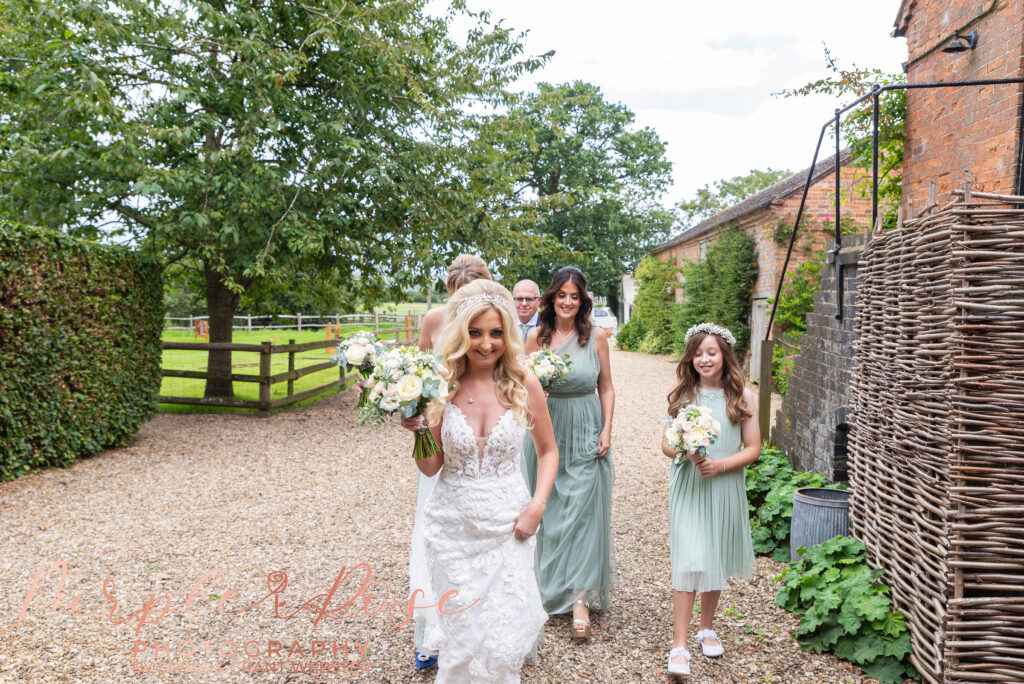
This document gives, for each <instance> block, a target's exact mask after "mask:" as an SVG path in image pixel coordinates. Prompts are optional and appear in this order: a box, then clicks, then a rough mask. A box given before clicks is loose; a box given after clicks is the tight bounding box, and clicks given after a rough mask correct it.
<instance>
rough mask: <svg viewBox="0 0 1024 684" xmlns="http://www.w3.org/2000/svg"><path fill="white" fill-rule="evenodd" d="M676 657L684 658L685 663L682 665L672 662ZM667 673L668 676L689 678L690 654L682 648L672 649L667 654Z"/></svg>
mask: <svg viewBox="0 0 1024 684" xmlns="http://www.w3.org/2000/svg"><path fill="white" fill-rule="evenodd" d="M677 655H684V656H686V662H685V663H682V664H680V663H674V662H672V659H673V658H675V657H676V656H677ZM668 673H669V674H674V675H686V676H689V674H690V652H689V651H687V650H686V648H685V647H684V646H679V647H677V648H673V649H672V650H671V651H669V652H668Z"/></svg>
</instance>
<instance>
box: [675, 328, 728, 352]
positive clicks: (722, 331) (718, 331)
mask: <svg viewBox="0 0 1024 684" xmlns="http://www.w3.org/2000/svg"><path fill="white" fill-rule="evenodd" d="M697 333H708V334H711V335H718V336H719V337H721V338H722V339H723V340H725V341H726V342H728V343H729V346H730V347H735V346H736V338H735V337H733V334H732V333H731V332H729V329H728V328H723V327H722V326H720V325H715V324H714V323H698V324H697V325H695V326H693V327H692V328H690V329H689V330H687V331H686V339H684V340H683V346H684V347H685V346H686V345H688V344H689V343H690V338H691V337H693V336H694V335H695V334H697Z"/></svg>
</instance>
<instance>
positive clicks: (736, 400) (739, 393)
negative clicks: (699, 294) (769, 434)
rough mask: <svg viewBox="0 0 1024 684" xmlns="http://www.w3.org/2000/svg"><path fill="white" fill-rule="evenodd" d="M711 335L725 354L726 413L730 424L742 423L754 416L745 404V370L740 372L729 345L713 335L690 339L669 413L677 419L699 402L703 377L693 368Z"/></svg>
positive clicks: (723, 382)
mask: <svg viewBox="0 0 1024 684" xmlns="http://www.w3.org/2000/svg"><path fill="white" fill-rule="evenodd" d="M708 335H711V336H712V337H714V338H715V342H717V343H718V348H719V349H720V350H721V352H722V389H723V390H725V412H726V413H727V414H728V415H729V422H731V423H735V424H739V423H742V422H743V421H745V420H746V419H747V418H750V416H752V415H753V413H752V412H751V411H750V408H749V407H747V406H746V402H745V401H743V389H744V388H745V387H746V383H745V382H744V381H743V371H742V370H740V364H739V361H737V360H736V354H734V353H733V351H732V347H730V346H729V343H728V342H726V341H725V340H723V339H722V338H721V337H719V336H718V335H715V334H714V333H703V332H699V333H694V334H693V336H691V337H690V342H689V344H687V345H686V351H684V352H683V358H682V359H681V360H680V361H679V365H678V366H676V380H677V381H678V384H677V385H676V386H675V389H673V390H672V391H671V392H669V393H668V414H669V415H670V416H672V417H673V418H675V417H676V416H678V415H679V412H680V411H681V410H682V409H683V407H684V406H686V405H687V404H690V403H692V402H694V401H695V400H696V395H697V390H698V389H699V388H700V375H699V374H698V373H697V369H696V368H694V367H693V357H694V356H696V355H697V349H699V348H700V345H701V343H702V342H703V341H704V338H705V337H707V336H708Z"/></svg>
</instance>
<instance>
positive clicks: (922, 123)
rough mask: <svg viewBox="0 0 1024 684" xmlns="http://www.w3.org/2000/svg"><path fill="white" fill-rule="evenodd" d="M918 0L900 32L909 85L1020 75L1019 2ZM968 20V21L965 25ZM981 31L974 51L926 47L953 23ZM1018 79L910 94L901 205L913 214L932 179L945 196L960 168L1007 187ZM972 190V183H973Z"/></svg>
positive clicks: (990, 187)
mask: <svg viewBox="0 0 1024 684" xmlns="http://www.w3.org/2000/svg"><path fill="white" fill-rule="evenodd" d="M991 5H992V0H917V2H915V3H914V4H913V6H912V8H911V14H910V17H909V20H908V21H907V23H906V31H905V35H906V38H907V51H908V56H909V61H908V68H907V78H908V81H909V82H910V83H922V82H926V81H958V80H973V79H989V78H1012V77H1021V76H1024V0H1000V1H999V2H998V3H997V4H996V8H995V9H994V10H993V11H991V12H989V13H988V14H987V15H985V16H983V17H980V18H978V16H979V15H980V14H981V13H983V12H984V11H986V10H987V9H988V8H989V7H990V6H991ZM965 25H966V26H965ZM961 28H963V30H962V31H961V33H963V34H966V33H968V32H969V31H971V30H972V29H974V30H977V31H978V32H979V34H980V35H979V39H978V45H977V47H976V48H975V49H974V50H970V51H967V52H959V53H945V52H941V50H940V49H936V50H933V51H931V52H929V50H931V48H932V47H933V46H935V45H937V44H940V43H945V42H946V39H947V38H948V37H949V36H950V35H951V34H952V32H953V30H954V29H961ZM1021 96H1022V88H1021V86H1020V85H1017V84H1014V85H1000V86H987V87H982V88H978V87H975V88H936V89H919V90H910V91H908V93H907V143H906V148H905V153H904V167H903V199H904V205H903V208H904V211H905V212H907V211H909V212H910V215H914V216H916V215H917V213H918V212H919V211H921V210H922V209H923V208H924V207H925V206H926V205H927V204H928V186H929V181H931V180H934V181H935V182H936V191H937V192H936V199H937V200H938V201H944V200H945V199H946V198H947V197H948V193H949V191H950V190H951V189H953V188H954V187H961V186H962V185H963V180H964V170H965V169H970V170H971V171H972V172H973V174H974V178H975V180H976V182H977V184H978V186H980V188H978V189H983V190H985V191H988V192H1001V193H1011V192H1013V191H1014V189H1015V184H1016V182H1017V167H1016V165H1017V160H1018V153H1019V149H1020V139H1019V135H1020V125H1021V122H1020V114H1021ZM976 188H977V186H976Z"/></svg>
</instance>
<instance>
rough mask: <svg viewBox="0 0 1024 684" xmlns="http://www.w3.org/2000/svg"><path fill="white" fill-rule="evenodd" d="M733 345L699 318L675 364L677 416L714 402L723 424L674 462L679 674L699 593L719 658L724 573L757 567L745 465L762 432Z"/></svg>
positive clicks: (708, 649) (667, 449)
mask: <svg viewBox="0 0 1024 684" xmlns="http://www.w3.org/2000/svg"><path fill="white" fill-rule="evenodd" d="M735 344H736V338H735V337H733V335H732V333H731V332H729V330H727V329H726V328H723V327H721V326H717V325H713V324H711V323H701V324H700V325H695V326H693V327H692V328H690V329H689V330H688V331H687V332H686V341H685V347H686V349H685V351H684V353H683V358H682V360H681V361H680V362H679V365H678V366H677V367H676V378H677V380H678V384H677V385H676V387H675V389H673V390H672V391H671V392H670V393H669V395H668V412H669V415H670V416H672V418H675V417H676V416H678V415H679V414H680V413H681V412H683V410H684V409H685V408H686V407H687V406H690V405H699V406H702V407H710V408H711V416H712V417H713V420H714V422H715V423H717V424H720V428H721V431H720V432H719V434H718V436H717V439H715V440H714V441H713V442H711V443H710V444H709V445H707V446H706V447H705V448H700V449H696V450H693V451H686V446H685V444H686V443H687V441H685V440H684V441H683V445H684V446H682V447H680V448H681V449H682V450H683V451H684V453H683V455H684V458H680V459H676V463H674V464H673V466H672V485H671V488H670V490H669V546H670V549H671V555H672V589H673V592H672V612H673V619H674V622H675V628H674V636H673V642H672V650H671V652H670V654H669V662H668V671H669V673H670V674H673V675H677V674H678V675H688V674H690V651H689V650H687V648H686V645H687V640H688V637H689V628H690V618H691V616H692V614H693V601H694V597H695V594H696V592H698V591H699V592H700V593H701V595H700V605H701V612H700V631H698V632H697V640H698V642H700V647H701V650H702V651H703V653H704V655H705V656H708V657H717V656H720V655H722V652H723V649H722V642H721V641H720V640H719V638H718V635H717V634H715V631H714V629H712V625H711V623H712V620H713V618H714V616H715V610H716V608H717V607H718V598H719V595H720V594H721V591H722V589H723V588H724V587H725V580H726V578H728V577H744V578H749V577H750V574H751V568H752V566H753V564H754V551H753V545H752V543H751V539H750V522H749V518H748V516H749V513H748V510H747V494H746V484H745V475H744V468H745V466H747V465H749V464H751V463H753V462H754V461H756V460H757V457H758V454H759V453H760V449H761V432H760V428H759V427H758V423H757V418H756V416H757V408H756V406H755V404H754V397H753V394H752V393H751V392H750V390H749V389H747V388H746V387H745V383H744V380H743V373H742V372H741V371H740V368H739V364H738V362H737V361H736V355H735V354H734V353H733V345H735ZM710 424H711V423H710V422H709V425H710ZM718 426H719V425H716V427H718ZM698 441H699V440H698ZM689 443H690V444H691V445H692V444H694V443H696V442H694V441H692V440H691V441H690V442H689ZM704 444H707V440H705V441H704ZM661 450H662V452H664V454H665V455H666V456H668V457H670V458H676V456H678V452H677V451H676V449H675V448H673V447H672V446H671V445H670V444H669V440H668V438H667V437H664V436H663V437H662V443H661ZM701 451H706V452H707V456H706V457H705V456H703V455H701V453H700V452H701Z"/></svg>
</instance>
